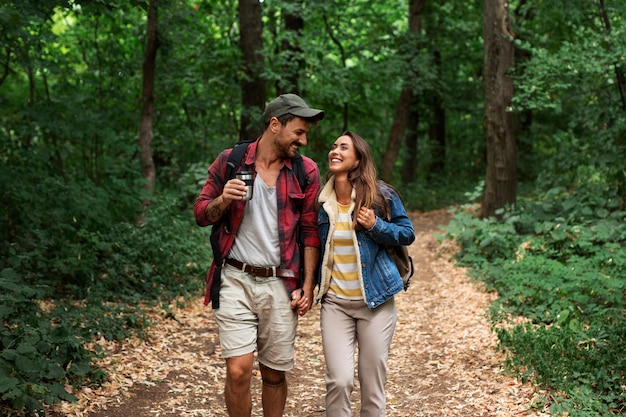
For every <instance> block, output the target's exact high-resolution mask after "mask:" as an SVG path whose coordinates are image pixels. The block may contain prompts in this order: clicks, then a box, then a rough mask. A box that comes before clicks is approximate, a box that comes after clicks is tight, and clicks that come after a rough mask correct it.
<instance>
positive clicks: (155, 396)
mask: <svg viewBox="0 0 626 417" xmlns="http://www.w3.org/2000/svg"><path fill="white" fill-rule="evenodd" d="M412 219H413V223H414V225H415V228H416V233H417V239H416V242H415V243H414V244H413V245H412V246H411V248H410V251H411V253H412V255H413V257H414V260H415V262H416V275H415V276H414V277H413V282H412V285H411V288H410V289H409V291H408V292H406V293H402V294H399V295H398V296H397V297H396V301H397V306H398V317H399V321H398V326H397V328H396V333H395V335H394V340H393V343H392V347H391V354H390V357H389V376H388V383H387V393H388V410H387V416H389V417H409V416H410V417H419V416H433V417H434V416H437V417H442V416H444V417H448V416H507V417H508V416H546V415H547V414H542V413H540V412H538V411H532V412H529V411H527V409H528V406H529V405H530V404H531V402H532V399H533V396H534V395H535V393H534V391H533V390H532V389H531V388H529V387H527V386H523V385H521V384H520V383H519V382H518V381H516V380H515V379H512V378H509V377H506V376H504V375H502V374H501V372H500V367H499V366H500V364H501V363H502V360H503V358H502V356H501V355H500V354H498V353H496V351H495V347H496V338H495V336H494V335H493V334H492V333H491V332H490V329H489V324H488V322H487V321H486V320H485V318H484V317H483V314H484V312H485V309H486V307H487V306H488V304H489V301H490V298H489V297H490V296H489V295H488V294H486V293H484V292H481V291H480V290H479V289H478V287H477V286H476V285H475V284H471V283H469V282H468V279H467V277H466V276H465V274H464V271H463V270H462V269H460V268H456V267H454V265H453V263H452V262H450V261H449V260H448V258H449V257H450V255H451V253H452V249H451V248H450V247H449V246H447V245H443V246H440V245H439V244H438V243H437V241H436V239H435V237H434V236H435V233H437V232H438V231H439V230H438V226H439V225H442V224H446V223H447V222H448V221H449V215H448V214H447V213H446V212H445V211H444V210H440V211H434V212H429V213H413V214H412ZM173 316H174V317H175V318H176V320H173V319H170V318H163V317H158V316H156V317H153V319H154V320H156V321H157V322H158V325H157V326H156V328H155V330H154V332H153V334H152V335H151V337H150V340H148V341H147V342H146V343H139V342H135V343H128V344H125V345H123V346H111V345H109V346H107V348H108V349H110V354H109V355H107V358H106V359H104V360H103V366H105V367H106V368H107V369H108V371H109V372H110V375H111V376H112V381H111V382H110V383H107V385H105V386H104V387H103V388H101V389H98V390H88V389H87V390H83V391H81V392H80V393H77V394H78V395H79V398H80V401H79V402H78V403H76V404H72V405H69V404H64V405H62V406H60V407H55V408H54V409H53V410H50V412H49V413H48V415H49V416H52V417H60V416H76V417H174V416H176V417H196V416H197V417H199V416H203V417H205V416H225V415H226V412H225V408H224V405H223V404H224V401H223V394H222V390H223V381H224V364H223V360H222V359H221V358H220V355H219V354H220V352H219V343H218V341H217V327H216V324H215V321H214V318H213V314H212V311H211V309H210V308H205V307H203V306H202V303H201V301H199V302H198V303H197V304H194V305H189V304H187V305H186V306H185V308H184V309H176V308H175V309H173ZM318 317H319V306H317V307H315V308H314V309H313V310H312V311H310V312H309V313H308V314H307V315H306V316H305V317H304V318H302V319H301V321H300V323H299V326H298V339H297V342H296V349H297V352H296V367H295V368H294V370H293V371H292V372H290V373H289V374H288V380H289V397H288V399H287V406H286V412H285V416H288V417H296V416H297V417H318V416H325V415H326V414H325V410H324V392H325V387H324V357H323V354H322V347H321V339H320V333H319V325H318ZM260 387H261V384H260V377H259V375H258V372H255V376H254V381H253V384H252V390H253V394H252V395H253V412H252V415H253V416H261V415H262V411H261V405H260ZM358 394H359V393H358V388H357V390H356V391H355V393H354V395H353V399H354V401H353V402H354V408H353V410H354V412H353V415H355V416H356V415H358V407H359V405H358V403H359V401H358V398H359V396H358ZM328 417H332V416H328Z"/></svg>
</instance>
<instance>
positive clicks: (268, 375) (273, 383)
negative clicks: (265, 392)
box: [259, 364, 286, 388]
mask: <svg viewBox="0 0 626 417" xmlns="http://www.w3.org/2000/svg"><path fill="white" fill-rule="evenodd" d="M259 368H260V369H261V380H262V381H263V385H265V386H267V387H270V388H280V387H282V386H283V385H285V382H286V378H285V372H283V371H277V370H275V369H271V368H268V367H267V366H265V365H263V364H259Z"/></svg>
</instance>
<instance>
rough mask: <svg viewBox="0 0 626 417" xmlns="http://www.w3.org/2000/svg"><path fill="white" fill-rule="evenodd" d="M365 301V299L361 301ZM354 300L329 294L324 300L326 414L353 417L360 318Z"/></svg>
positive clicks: (323, 331) (322, 319)
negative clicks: (354, 314)
mask: <svg viewBox="0 0 626 417" xmlns="http://www.w3.org/2000/svg"><path fill="white" fill-rule="evenodd" d="M360 303H361V304H363V302H362V301H360ZM354 304H356V303H355V302H354V301H352V302H351V301H347V300H342V299H339V298H337V297H335V296H333V295H327V296H326V297H325V298H324V300H323V301H322V308H321V315H320V325H321V330H322V345H323V347H324V357H325V358H326V415H327V416H329V417H331V416H332V417H351V416H352V412H351V409H350V393H352V390H353V389H354V347H355V341H356V335H355V330H356V327H355V326H356V321H355V320H354V318H353V317H351V311H350V307H351V306H352V305H354Z"/></svg>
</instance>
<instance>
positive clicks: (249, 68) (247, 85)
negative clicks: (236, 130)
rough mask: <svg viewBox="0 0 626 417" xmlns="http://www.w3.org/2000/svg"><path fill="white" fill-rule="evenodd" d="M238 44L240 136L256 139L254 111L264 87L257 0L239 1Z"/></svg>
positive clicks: (260, 108) (260, 105) (261, 100)
mask: <svg viewBox="0 0 626 417" xmlns="http://www.w3.org/2000/svg"><path fill="white" fill-rule="evenodd" d="M239 30H240V38H239V47H240V48H241V53H242V56H243V75H242V77H241V81H240V85H241V105H242V109H241V128H240V137H241V139H252V138H256V137H257V136H258V135H259V134H260V133H261V131H262V126H260V125H259V124H258V120H260V117H258V115H257V114H256V113H258V112H261V111H263V107H264V106H265V100H266V98H267V86H266V83H265V80H264V79H263V77H262V74H263V71H264V69H265V63H264V60H263V22H262V11H261V3H259V0H239Z"/></svg>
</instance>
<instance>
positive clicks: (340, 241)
mask: <svg viewBox="0 0 626 417" xmlns="http://www.w3.org/2000/svg"><path fill="white" fill-rule="evenodd" d="M337 207H338V211H339V213H338V217H337V224H336V226H335V231H334V233H333V248H334V251H333V272H332V275H331V279H330V288H329V289H328V292H330V293H332V294H335V295H336V296H337V297H339V298H343V299H347V300H362V299H363V291H362V290H361V283H360V281H359V274H358V264H357V258H356V246H355V245H354V241H353V240H352V236H353V230H352V219H351V218H350V213H349V208H350V206H349V205H342V204H337Z"/></svg>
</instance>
